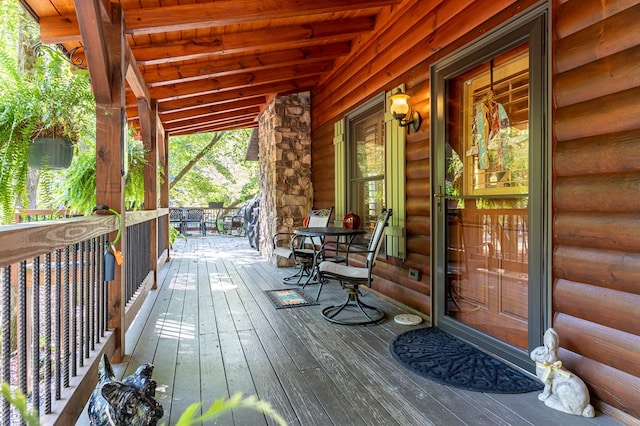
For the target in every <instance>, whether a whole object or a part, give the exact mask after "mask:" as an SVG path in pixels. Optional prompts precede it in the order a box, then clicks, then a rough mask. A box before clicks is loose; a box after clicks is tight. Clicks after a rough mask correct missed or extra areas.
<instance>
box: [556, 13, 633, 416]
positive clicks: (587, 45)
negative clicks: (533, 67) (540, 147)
mask: <svg viewBox="0 0 640 426" xmlns="http://www.w3.org/2000/svg"><path fill="white" fill-rule="evenodd" d="M555 17H556V24H555V26H554V28H553V36H554V43H555V46H556V48H555V49H554V58H553V68H554V71H555V72H554V86H553V103H554V105H555V111H554V136H555V139H554V147H553V151H554V154H553V160H554V161H553V172H554V176H555V185H554V219H553V238H554V247H553V250H554V251H553V253H554V256H553V296H552V298H553V308H554V321H553V325H554V328H555V329H556V330H557V331H558V332H559V333H560V335H561V336H563V341H562V346H563V348H562V352H561V357H562V359H563V361H564V364H565V365H566V366H567V367H568V368H569V369H571V370H574V371H575V372H576V373H577V374H578V375H581V376H582V378H583V379H584V380H585V381H586V382H587V383H589V388H590V390H591V392H592V395H594V396H595V397H597V398H598V399H601V400H602V401H605V402H606V403H607V404H611V405H612V406H614V407H616V408H618V409H620V410H622V411H625V412H627V413H629V414H631V415H633V416H634V417H640V406H639V405H638V403H637V401H638V394H640V369H639V368H638V366H639V365H640V355H639V354H640V327H639V324H640V321H639V316H638V315H639V314H638V313H639V312H640V311H639V310H638V306H639V303H640V285H639V284H638V283H639V282H640V280H639V278H640V221H638V211H639V209H640V197H638V191H639V190H640V148H639V147H640V144H639V143H638V141H639V138H640V108H639V105H640V104H639V103H638V96H640V72H638V71H639V70H638V63H639V56H638V55H639V54H640V36H639V35H640V2H638V1H608V2H600V1H595V0H588V1H583V0H571V1H558V2H557V5H556V8H555Z"/></svg>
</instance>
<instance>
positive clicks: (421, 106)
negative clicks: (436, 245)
mask: <svg viewBox="0 0 640 426" xmlns="http://www.w3.org/2000/svg"><path fill="white" fill-rule="evenodd" d="M536 3H537V2H536V1H532V0H529V1H500V2H496V1H494V0H491V1H489V0H477V1H456V2H446V1H428V2H425V1H422V2H421V1H419V0H416V1H406V2H403V3H402V4H401V5H400V6H398V7H399V8H400V9H399V10H395V11H391V10H390V12H389V15H388V16H392V15H395V16H394V19H393V20H390V21H389V22H387V21H385V20H384V19H381V20H379V21H378V22H376V32H375V35H374V36H373V37H371V38H369V39H362V40H360V41H359V42H356V43H354V45H353V49H352V50H353V51H354V52H355V53H353V54H352V55H351V56H350V57H349V58H347V59H345V60H344V61H343V63H341V64H338V65H339V66H338V67H337V69H336V71H335V73H333V74H332V75H331V76H330V77H329V78H327V79H326V80H325V81H323V82H321V84H320V85H319V87H318V88H317V89H316V90H314V91H313V93H312V108H311V110H312V176H313V184H314V204H315V205H316V206H318V207H329V206H331V205H333V203H334V164H333V161H334V150H333V123H334V122H335V121H337V120H339V119H340V118H342V117H343V116H344V115H345V114H346V113H348V112H349V111H351V110H352V109H354V108H355V107H356V106H358V105H360V104H362V103H363V102H365V101H366V100H368V99H370V98H371V97H373V96H374V95H376V94H378V93H380V92H381V91H384V90H389V89H391V88H393V87H395V86H396V85H398V84H400V83H405V84H406V86H407V92H408V93H409V94H410V95H411V97H412V98H411V104H412V106H414V107H416V108H417V109H418V110H419V111H420V113H421V114H422V117H423V118H424V122H423V124H422V127H421V128H420V130H419V131H418V132H417V133H411V135H409V137H408V140H407V150H406V152H407V154H406V155H407V163H406V175H407V182H406V190H407V198H406V209H407V217H406V231H407V258H406V259H405V260H404V261H400V260H399V259H393V258H392V259H389V260H388V261H387V262H386V263H385V262H380V263H378V266H376V274H377V275H378V278H377V279H376V280H375V281H374V288H375V289H376V290H377V291H379V292H381V293H383V294H385V295H387V296H389V297H391V298H394V299H396V300H398V301H401V302H402V303H405V304H407V305H408V306H410V307H413V308H415V309H417V310H420V311H422V312H424V313H425V314H430V304H431V300H430V285H429V283H430V277H431V271H430V267H429V265H430V262H431V261H430V243H431V241H430V235H431V229H430V214H431V205H430V193H431V189H430V140H429V132H430V128H429V126H430V114H429V112H430V111H429V102H430V94H429V80H428V78H429V66H430V65H432V64H433V63H434V62H436V61H437V60H438V59H440V58H442V57H444V56H445V55H447V54H449V53H451V52H452V51H454V50H455V49H457V48H459V47H462V46H464V45H465V44H468V43H469V42H470V41H472V40H474V39H475V38H477V37H479V36H480V35H482V34H483V33H485V32H486V31H488V30H490V29H492V28H494V27H496V26H498V25H500V24H501V23H503V22H505V21H506V20H508V19H509V18H511V17H513V16H515V15H517V14H518V13H520V12H522V11H524V10H526V9H527V8H529V7H530V6H532V5H534V4H536ZM549 5H550V8H551V16H552V21H551V22H552V26H553V27H552V30H551V33H552V36H553V40H552V42H553V53H552V56H553V83H552V84H553V105H554V109H553V123H552V128H553V147H552V149H553V160H552V162H553V265H552V268H553V281H552V283H553V288H552V297H553V313H554V317H553V326H554V327H555V328H556V329H557V331H558V332H559V334H560V337H561V346H562V349H561V358H562V359H563V360H565V359H566V365H567V367H569V368H570V369H573V370H574V371H575V372H576V373H577V374H579V375H581V377H583V378H584V380H585V382H587V384H588V386H589V389H590V390H591V393H592V396H593V397H594V400H595V401H594V403H595V404H596V407H597V408H598V409H600V410H602V411H607V412H609V413H611V414H614V415H616V416H617V417H618V418H620V416H624V415H625V414H624V413H627V414H628V415H630V416H632V417H634V418H640V405H638V404H637V403H636V402H635V400H636V399H637V395H638V394H640V371H639V370H638V365H640V330H639V329H638V324H639V323H640V321H639V320H640V310H639V309H638V308H637V306H638V302H639V301H640V300H638V299H639V297H640V296H639V295H640V284H638V283H640V220H638V216H637V212H638V210H640V197H639V196H638V194H639V193H640V143H639V142H640V141H639V137H640V108H639V107H638V105H639V103H638V99H640V72H639V71H640V70H639V69H638V64H639V63H640V36H638V35H639V34H640V0H613V1H607V2H601V1H600V0H550V1H549ZM398 16H399V17H398ZM409 268H417V269H419V270H420V271H421V272H422V277H421V279H420V280H419V281H414V280H411V279H409V278H408V269H409ZM594 342H595V343H594Z"/></svg>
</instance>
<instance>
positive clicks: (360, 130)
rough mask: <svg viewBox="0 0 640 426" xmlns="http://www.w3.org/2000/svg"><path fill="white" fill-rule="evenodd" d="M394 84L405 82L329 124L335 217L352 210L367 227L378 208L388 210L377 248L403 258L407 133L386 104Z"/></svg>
mask: <svg viewBox="0 0 640 426" xmlns="http://www.w3.org/2000/svg"><path fill="white" fill-rule="evenodd" d="M399 89H402V90H404V85H401V86H399V87H397V88H395V89H393V90H392V91H390V92H387V93H380V94H379V95H378V96H376V97H375V98H373V99H371V100H370V101H369V102H367V103H365V104H364V105H362V106H361V107H359V108H357V109H355V110H354V111H352V112H351V113H349V114H347V115H346V116H345V117H344V119H341V120H338V121H337V122H336V123H335V124H334V138H333V144H334V148H335V215H336V216H335V217H336V220H337V221H341V220H342V217H343V216H344V215H345V214H347V213H349V212H353V213H355V214H357V215H358V216H360V219H361V221H362V224H361V227H362V228H363V229H365V230H367V231H371V230H373V227H374V225H375V222H376V218H377V216H378V215H379V214H380V212H381V211H382V209H385V208H387V209H393V216H392V217H391V219H390V221H389V225H388V226H387V228H386V234H387V236H386V239H385V243H384V245H383V247H382V249H381V252H382V253H385V255H388V256H393V257H397V258H399V259H404V258H405V253H406V242H405V229H404V226H405V196H406V191H405V161H406V158H405V134H406V132H405V130H404V128H402V127H399V126H398V124H397V122H396V120H395V119H394V118H393V116H392V115H391V113H390V112H389V111H387V110H386V109H387V108H386V107H385V106H388V105H389V102H388V100H387V99H388V97H389V96H390V95H391V94H392V93H395V91H397V90H399ZM337 224H338V225H339V224H340V222H338V223H337Z"/></svg>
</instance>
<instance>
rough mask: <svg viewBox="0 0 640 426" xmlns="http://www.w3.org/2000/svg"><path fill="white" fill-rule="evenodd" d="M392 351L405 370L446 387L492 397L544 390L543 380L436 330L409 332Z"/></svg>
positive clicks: (396, 343)
mask: <svg viewBox="0 0 640 426" xmlns="http://www.w3.org/2000/svg"><path fill="white" fill-rule="evenodd" d="M389 350H390V352H391V355H392V356H393V358H394V359H395V360H396V361H398V362H399V363H400V364H402V365H403V366H404V367H406V368H408V369H409V370H411V371H413V372H414V373H416V374H418V375H420V376H422V377H425V378H427V379H430V380H433V381H435V382H438V383H441V384H444V385H449V386H454V387H457V388H462V389H468V390H472V391H477V392H488V393H525V392H533V391H539V390H542V388H543V387H544V386H543V385H542V383H541V382H540V381H539V380H537V379H535V378H533V377H529V376H527V375H526V374H525V373H522V372H520V371H518V370H516V369H515V368H513V367H511V366H509V365H507V364H505V363H504V362H502V361H500V360H498V359H497V358H494V357H492V356H491V355H489V354H487V353H485V352H483V351H481V350H480V349H478V348H476V347H475V346H473V345H471V344H469V343H466V342H464V341H463V340H461V339H459V338H457V337H455V336H453V335H451V334H449V333H447V332H446V331H442V330H440V329H439V328H435V327H427V328H418V329H413V330H410V331H407V332H406V333H403V334H401V335H399V336H398V337H396V338H395V339H394V340H393V341H392V342H391V344H390V347H389Z"/></svg>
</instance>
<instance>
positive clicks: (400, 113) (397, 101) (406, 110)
mask: <svg viewBox="0 0 640 426" xmlns="http://www.w3.org/2000/svg"><path fill="white" fill-rule="evenodd" d="M409 98H411V96H409V95H407V94H406V93H402V90H398V93H396V94H395V95H391V96H390V97H389V100H390V101H391V106H390V107H389V109H390V110H391V114H393V118H395V119H396V120H398V124H399V125H400V127H407V126H409V125H411V127H409V129H407V130H408V133H411V129H413V131H414V132H417V131H418V129H419V128H420V125H421V124H422V116H421V115H420V113H419V112H418V111H416V110H414V109H413V108H411V107H410V106H409ZM407 117H408V118H407Z"/></svg>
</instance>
